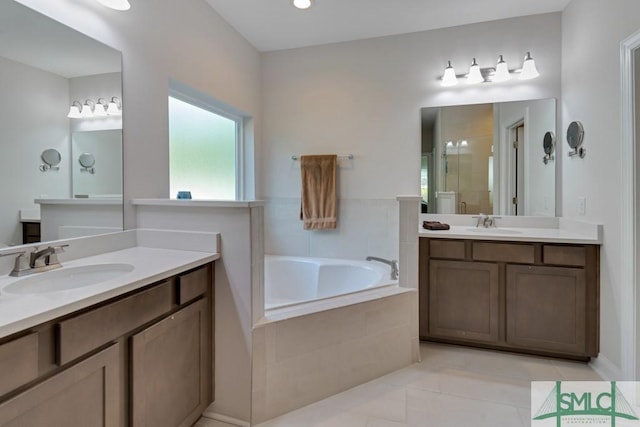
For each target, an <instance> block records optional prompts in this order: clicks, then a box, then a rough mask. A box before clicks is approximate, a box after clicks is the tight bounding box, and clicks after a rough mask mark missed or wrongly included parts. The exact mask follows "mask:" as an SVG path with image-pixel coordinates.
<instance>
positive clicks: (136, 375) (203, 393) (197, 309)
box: [131, 299, 211, 427]
mask: <svg viewBox="0 0 640 427" xmlns="http://www.w3.org/2000/svg"><path fill="white" fill-rule="evenodd" d="M206 301H207V300H203V299H200V300H198V301H197V302H195V303H193V304H191V305H189V306H187V307H185V308H183V309H182V310H180V311H178V312H176V313H174V314H172V315H170V316H168V317H166V318H164V319H163V320H161V321H159V322H157V323H155V324H154V325H152V326H150V327H149V328H147V329H145V330H143V331H141V332H140V333H138V334H136V335H134V336H133V337H132V338H131V384H132V396H131V398H132V405H131V410H132V426H133V427H142V426H147V427H182V426H185V427H186V426H191V425H193V423H195V422H196V421H197V420H198V418H199V417H200V415H201V414H202V412H204V410H205V408H206V407H207V405H208V404H209V399H210V395H211V394H210V387H211V386H210V378H211V371H210V369H209V367H210V366H211V362H210V360H211V359H210V351H211V341H210V335H209V332H208V331H209V330H210V329H209V325H207V318H208V316H207V312H206V306H205V304H206Z"/></svg>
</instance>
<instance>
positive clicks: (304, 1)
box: [293, 0, 311, 9]
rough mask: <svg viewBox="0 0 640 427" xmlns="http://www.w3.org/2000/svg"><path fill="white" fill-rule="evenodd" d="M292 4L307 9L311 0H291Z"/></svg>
mask: <svg viewBox="0 0 640 427" xmlns="http://www.w3.org/2000/svg"><path fill="white" fill-rule="evenodd" d="M293 5H294V6H295V7H297V8H298V9H309V8H310V7H311V0H293Z"/></svg>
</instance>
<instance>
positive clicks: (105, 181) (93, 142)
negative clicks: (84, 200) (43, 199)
mask: <svg viewBox="0 0 640 427" xmlns="http://www.w3.org/2000/svg"><path fill="white" fill-rule="evenodd" d="M71 157H72V158H73V159H77V161H76V162H75V163H74V164H73V166H72V168H73V172H72V177H73V194H74V196H76V197H77V196H78V195H82V196H85V195H86V196H88V197H120V191H121V189H122V133H121V132H120V131H119V130H115V129H110V130H97V131H84V132H73V134H72V136H71ZM98 165H99V167H98Z"/></svg>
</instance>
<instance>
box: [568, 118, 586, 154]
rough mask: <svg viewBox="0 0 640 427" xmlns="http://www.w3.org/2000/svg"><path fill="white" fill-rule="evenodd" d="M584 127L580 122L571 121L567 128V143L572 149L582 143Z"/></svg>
mask: <svg viewBox="0 0 640 427" xmlns="http://www.w3.org/2000/svg"><path fill="white" fill-rule="evenodd" d="M583 138H584V128H583V127H582V123H580V122H571V123H570V124H569V127H568V128H567V143H568V144H569V147H571V148H573V149H574V150H575V149H576V148H578V147H579V146H580V144H582V139H583Z"/></svg>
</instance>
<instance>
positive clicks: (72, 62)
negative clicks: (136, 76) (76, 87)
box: [0, 0, 122, 78]
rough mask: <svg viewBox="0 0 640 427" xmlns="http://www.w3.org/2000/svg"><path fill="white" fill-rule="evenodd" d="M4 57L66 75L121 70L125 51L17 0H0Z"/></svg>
mask: <svg viewBox="0 0 640 427" xmlns="http://www.w3.org/2000/svg"><path fill="white" fill-rule="evenodd" d="M0 56H1V57H4V58H8V59H11V60H13V61H16V62H21V63H23V64H27V65H30V66H32V67H35V68H39V69H41V70H45V71H49V72H51V73H54V74H57V75H60V76H62V77H65V78H72V77H78V76H87V75H93V74H101V73H111V72H119V71H120V70H121V64H122V59H121V54H120V52H118V51H116V50H114V49H111V48H110V47H108V46H105V45H104V44H102V43H100V42H98V41H96V40H94V39H92V38H90V37H87V36H85V35H84V34H81V33H79V32H77V31H75V30H73V29H71V28H69V27H67V26H65V25H62V24H60V23H59V22H57V21H54V20H53V19H51V18H48V17H46V16H44V15H41V14H40V13H38V12H36V11H34V10H32V9H29V8H28V7H26V6H23V5H21V4H19V3H16V2H13V1H4V0H0Z"/></svg>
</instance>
